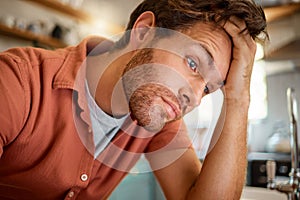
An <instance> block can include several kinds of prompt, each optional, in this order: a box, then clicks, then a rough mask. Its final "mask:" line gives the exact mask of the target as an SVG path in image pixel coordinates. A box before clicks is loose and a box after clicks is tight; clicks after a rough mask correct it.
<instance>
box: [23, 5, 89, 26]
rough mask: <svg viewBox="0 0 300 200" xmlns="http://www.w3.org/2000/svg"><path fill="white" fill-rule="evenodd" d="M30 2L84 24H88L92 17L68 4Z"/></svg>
mask: <svg viewBox="0 0 300 200" xmlns="http://www.w3.org/2000/svg"><path fill="white" fill-rule="evenodd" d="M28 2H32V3H35V4H37V5H40V6H43V7H46V8H49V9H51V10H53V11H57V12H59V13H61V14H64V15H67V16H69V17H73V18H74V19H76V20H80V21H82V22H88V21H89V20H90V16H89V15H88V14H87V13H85V12H83V11H82V10H79V9H76V8H73V7H72V6H70V5H68V4H64V3H62V2H61V1H58V0H28Z"/></svg>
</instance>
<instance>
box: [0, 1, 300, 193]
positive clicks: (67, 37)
mask: <svg viewBox="0 0 300 200" xmlns="http://www.w3.org/2000/svg"><path fill="white" fill-rule="evenodd" d="M140 2H141V0H24V1H23V0H1V1H0V50H1V51H4V50H6V49H8V48H13V47H20V46H34V47H40V48H46V49H56V48H61V47H66V46H68V45H76V44H78V43H79V42H80V41H81V40H82V39H83V38H84V37H86V36H89V35H99V36H103V37H109V38H111V37H113V38H118V37H119V36H120V34H121V33H122V32H123V31H124V28H125V26H126V24H127V22H128V19H129V16H130V13H131V11H133V9H134V8H135V7H136V6H137V5H138V4H139V3H140ZM257 2H258V3H259V4H261V5H262V6H263V8H264V10H265V13H266V16H267V22H268V32H269V35H270V41H269V42H268V43H267V44H266V45H265V46H261V45H259V44H257V45H258V51H257V56H256V61H255V66H254V72H253V76H252V79H253V80H252V85H251V106H250V112H249V126H248V136H249V137H248V146H249V158H248V159H249V167H248V168H249V169H248V170H249V171H248V180H247V184H248V185H253V186H259V187H265V186H266V175H265V174H266V173H265V164H264V163H265V161H266V160H268V159H270V158H272V159H275V160H277V161H278V162H281V163H282V166H283V167H281V168H280V167H279V168H280V169H279V168H278V172H277V173H278V174H279V175H280V176H282V177H283V178H284V177H287V174H288V172H289V169H290V165H289V162H290V156H289V153H290V148H289V139H290V137H289V118H288V111H287V100H286V99H287V98H286V90H287V88H288V87H293V88H295V91H296V95H298V97H297V98H298V101H300V1H299V0H257ZM203 105H204V106H203ZM215 105H216V103H215V102H213V101H212V100H211V98H207V99H205V100H204V102H203V104H201V106H202V107H203V108H202V107H201V106H200V107H199V109H196V110H195V112H193V113H191V114H190V115H189V116H187V117H186V118H185V120H186V122H187V124H188V127H189V129H190V130H191V132H192V133H193V134H192V135H191V137H192V138H193V141H194V145H195V147H196V149H197V151H198V153H199V158H200V159H204V157H205V155H206V153H207V145H204V144H203V140H204V139H203V138H205V137H210V136H209V134H211V130H212V128H211V127H213V126H214V124H215V122H214V121H215V120H216V118H215V116H212V115H211V111H212V110H213V109H216V106H215ZM298 107H299V106H298ZM199 110H202V111H203V110H204V112H202V113H204V114H199ZM299 125H300V124H299V122H298V126H299ZM203 146H205V148H204V150H203ZM134 170H137V171H138V170H139V169H138V167H137V168H136V169H134ZM133 176H135V175H133ZM139 178H140V179H141V180H143V181H141V183H140V184H143V183H144V182H145V177H144V178H143V177H142V178H141V177H140V176H139ZM146 179H147V180H148V182H147V184H148V186H149V185H152V186H153V187H152V188H151V187H148V189H147V191H143V190H141V192H140V193H149V191H150V194H151V195H152V196H151V198H150V197H149V198H150V199H153V198H154V197H153V194H154V193H153V191H154V190H155V191H156V190H157V186H156V185H155V180H154V179H153V177H150V176H147V178H146ZM135 180H139V179H135ZM126 181H128V179H126V180H124V183H123V184H125V183H126ZM125 185H126V184H125ZM149 188H150V189H149ZM121 190H124V188H123V189H122V188H121V187H120V189H119V190H118V191H119V193H118V192H116V193H115V194H114V195H113V196H112V199H114V198H115V199H116V198H117V196H118V195H119V197H120V195H121V196H122V195H123V193H122V192H120V191H121ZM124 191H125V190H124ZM160 195H161V194H160V192H159V189H158V197H157V199H160ZM122 197H124V196H122ZM122 199H126V198H122ZM143 199H146V198H145V197H143Z"/></svg>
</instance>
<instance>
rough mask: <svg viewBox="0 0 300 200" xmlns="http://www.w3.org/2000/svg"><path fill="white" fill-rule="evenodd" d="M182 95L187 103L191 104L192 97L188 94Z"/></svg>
mask: <svg viewBox="0 0 300 200" xmlns="http://www.w3.org/2000/svg"><path fill="white" fill-rule="evenodd" d="M182 96H183V98H184V101H185V103H187V104H189V103H190V102H191V100H190V98H189V97H188V96H187V95H186V94H183V95H182Z"/></svg>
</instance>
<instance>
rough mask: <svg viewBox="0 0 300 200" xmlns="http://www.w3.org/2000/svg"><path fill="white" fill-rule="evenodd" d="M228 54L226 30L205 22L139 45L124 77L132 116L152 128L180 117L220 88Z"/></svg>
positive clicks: (155, 128) (154, 130)
mask: <svg viewBox="0 0 300 200" xmlns="http://www.w3.org/2000/svg"><path fill="white" fill-rule="evenodd" d="M230 58H231V41H230V39H229V37H228V35H227V34H226V33H225V31H224V30H223V29H221V28H219V29H217V28H215V27H214V26H212V25H210V24H204V23H199V24H196V25H195V26H193V27H192V28H190V29H188V30H186V31H185V32H184V34H182V33H175V32H172V35H171V36H170V37H166V38H163V39H160V40H158V41H157V42H155V44H152V45H151V48H145V49H141V50H138V53H136V54H135V55H134V56H133V58H132V59H131V60H130V61H129V63H128V64H127V65H126V68H125V70H124V76H123V78H122V81H123V86H124V90H125V94H126V96H127V99H128V101H129V108H130V111H131V113H132V116H133V117H134V118H135V119H136V120H137V122H138V125H140V126H143V127H145V128H146V129H147V130H149V131H152V132H157V131H159V130H160V129H161V128H163V126H164V125H165V124H166V123H168V122H171V121H174V120H176V119H179V118H181V117H182V116H184V115H185V114H186V113H188V112H190V111H191V110H192V109H193V108H195V107H196V106H198V105H199V104H200V102H201V99H202V97H203V96H204V95H206V94H207V93H211V92H214V91H215V90H217V89H219V88H220V87H222V85H223V81H224V80H225V79H226V74H227V72H228V68H229V64H230Z"/></svg>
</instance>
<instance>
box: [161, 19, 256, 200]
mask: <svg viewBox="0 0 300 200" xmlns="http://www.w3.org/2000/svg"><path fill="white" fill-rule="evenodd" d="M231 21H232V22H233V23H230V22H227V23H226V24H225V26H224V28H225V30H226V31H227V33H228V34H229V35H230V36H231V37H232V40H233V46H234V48H233V59H232V62H231V66H230V72H229V75H228V77H227V83H226V88H225V89H226V90H224V91H225V101H224V105H223V109H225V110H223V111H226V113H224V112H222V114H226V116H225V121H224V126H223V127H222V133H221V135H220V137H219V139H218V141H217V143H216V144H215V146H214V147H213V149H212V150H211V151H210V152H209V154H208V155H207V157H206V158H205V161H204V163H203V166H202V169H201V165H200V163H199V161H198V158H197V156H196V155H195V153H194V152H193V150H192V149H188V150H187V151H186V152H185V153H184V154H183V156H182V157H180V158H179V159H178V160H176V161H175V162H174V163H172V164H171V165H169V166H168V167H166V168H164V169H161V170H157V171H155V174H156V176H157V178H158V180H159V182H160V184H161V186H162V188H163V190H164V192H165V195H166V197H167V199H239V198H240V195H241V191H242V189H243V185H244V181H245V174H246V166H247V159H246V156H247V148H246V137H247V134H246V133H247V117H248V107H249V101H250V92H249V90H250V76H251V71H252V66H253V61H254V55H255V51H256V45H255V42H254V41H253V39H252V38H251V37H250V35H249V34H239V32H240V31H241V30H242V29H243V28H244V27H245V23H244V22H242V21H240V20H238V19H236V18H231ZM216 129H218V127H217V128H216Z"/></svg>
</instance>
